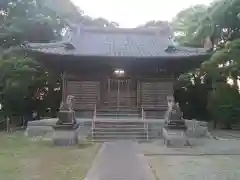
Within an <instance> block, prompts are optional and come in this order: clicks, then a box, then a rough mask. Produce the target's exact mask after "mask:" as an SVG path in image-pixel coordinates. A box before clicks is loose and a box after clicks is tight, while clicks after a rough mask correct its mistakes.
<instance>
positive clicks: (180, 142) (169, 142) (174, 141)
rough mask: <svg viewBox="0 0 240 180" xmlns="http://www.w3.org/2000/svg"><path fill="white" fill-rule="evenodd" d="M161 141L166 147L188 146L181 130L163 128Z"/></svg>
mask: <svg viewBox="0 0 240 180" xmlns="http://www.w3.org/2000/svg"><path fill="white" fill-rule="evenodd" d="M163 139H164V144H165V145H166V146H167V147H169V146H172V147H183V146H190V143H189V141H188V138H187V136H186V134H185V132H184V131H182V130H167V129H165V128H163Z"/></svg>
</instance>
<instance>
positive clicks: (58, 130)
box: [53, 96, 79, 146]
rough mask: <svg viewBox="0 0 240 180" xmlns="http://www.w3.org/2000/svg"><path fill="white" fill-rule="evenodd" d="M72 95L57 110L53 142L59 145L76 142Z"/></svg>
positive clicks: (76, 134) (74, 143) (76, 133)
mask: <svg viewBox="0 0 240 180" xmlns="http://www.w3.org/2000/svg"><path fill="white" fill-rule="evenodd" d="M72 103H73V96H68V98H67V102H65V103H63V104H62V106H61V108H60V111H59V115H58V117H59V119H58V121H57V123H56V125H55V126H53V129H54V136H53V143H54V144H55V145H61V146H71V145H76V144H77V143H78V131H77V129H78V126H79V125H78V124H77V122H76V116H75V111H74V110H73V109H72Z"/></svg>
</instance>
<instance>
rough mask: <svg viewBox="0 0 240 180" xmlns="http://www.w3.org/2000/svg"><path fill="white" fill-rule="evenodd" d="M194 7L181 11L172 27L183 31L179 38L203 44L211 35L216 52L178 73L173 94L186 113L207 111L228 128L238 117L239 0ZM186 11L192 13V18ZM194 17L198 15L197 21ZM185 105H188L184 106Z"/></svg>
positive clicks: (184, 41) (239, 112)
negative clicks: (187, 70)
mask: <svg viewBox="0 0 240 180" xmlns="http://www.w3.org/2000/svg"><path fill="white" fill-rule="evenodd" d="M197 7H198V10H197V11H193V9H195V10H196V9H197V8H196V6H195V8H192V7H191V8H188V9H186V10H184V11H182V12H180V13H179V14H178V15H177V17H176V19H175V20H174V21H173V24H174V25H175V27H174V28H175V30H180V31H182V32H183V33H182V34H183V36H182V37H180V38H179V39H178V40H180V41H181V42H182V43H186V42H187V43H188V44H191V45H198V46H203V43H204V40H205V39H206V37H210V39H211V41H212V44H213V45H214V46H215V49H214V50H215V51H214V53H213V55H212V57H211V58H210V59H209V60H207V61H205V62H204V63H202V65H201V67H200V68H199V69H197V70H195V71H192V72H188V73H186V74H183V75H181V76H180V78H179V81H178V84H179V85H178V86H177V87H176V97H177V99H178V100H179V101H180V105H182V108H183V109H184V108H185V109H184V111H185V112H184V113H185V114H187V115H189V114H191V117H195V118H199V113H198V112H206V113H205V114H206V115H207V116H208V118H211V119H212V120H214V122H215V123H218V122H221V123H223V124H225V126H226V127H230V126H231V124H234V123H237V122H238V121H239V118H240V117H239V114H240V111H239V108H238V107H239V105H240V104H239V103H240V99H239V98H240V95H239V75H240V66H239V64H240V61H239V56H240V49H239V48H240V39H239V35H240V32H239V30H240V29H239V27H240V19H239V13H240V1H239V0H218V1H214V2H213V3H212V4H211V5H210V6H209V7H204V6H197ZM188 12H193V14H191V17H188V16H187V13H188ZM194 14H195V15H194ZM195 17H200V18H199V19H198V20H199V21H198V23H196V22H194V21H195V20H196V18H195ZM194 19H195V20H194ZM197 24H199V25H198V26H197ZM186 102H187V103H186ZM186 104H188V107H191V108H188V109H186ZM193 109H197V111H194V110H193ZM201 109H202V110H201ZM202 114H204V113H202Z"/></svg>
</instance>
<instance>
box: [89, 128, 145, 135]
mask: <svg viewBox="0 0 240 180" xmlns="http://www.w3.org/2000/svg"><path fill="white" fill-rule="evenodd" d="M143 133H145V130H144V129H142V130H140V131H115V132H111V131H108V132H106V131H95V130H93V131H92V134H94V135H134V134H136V135H138V134H143Z"/></svg>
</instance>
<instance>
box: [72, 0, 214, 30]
mask: <svg viewBox="0 0 240 180" xmlns="http://www.w3.org/2000/svg"><path fill="white" fill-rule="evenodd" d="M72 1H73V2H74V3H75V4H76V5H77V6H79V7H80V9H82V10H83V11H84V13H85V14H86V15H89V16H91V17H93V18H98V17H103V18H105V19H107V20H109V21H115V22H117V23H119V24H120V27H123V28H133V27H136V26H138V25H142V24H144V23H145V22H147V21H150V20H171V19H172V18H173V17H174V16H175V15H176V14H177V13H178V12H179V11H181V10H182V9H184V8H187V7H189V6H191V5H195V4H206V5H207V4H210V3H211V2H212V0H72Z"/></svg>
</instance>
